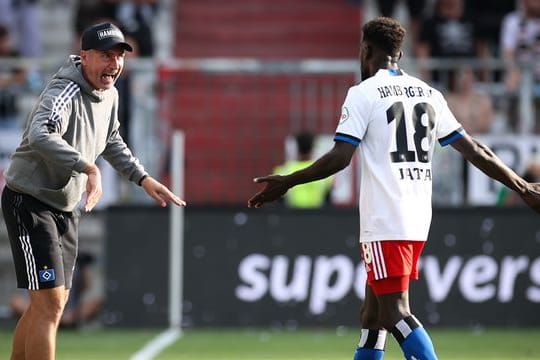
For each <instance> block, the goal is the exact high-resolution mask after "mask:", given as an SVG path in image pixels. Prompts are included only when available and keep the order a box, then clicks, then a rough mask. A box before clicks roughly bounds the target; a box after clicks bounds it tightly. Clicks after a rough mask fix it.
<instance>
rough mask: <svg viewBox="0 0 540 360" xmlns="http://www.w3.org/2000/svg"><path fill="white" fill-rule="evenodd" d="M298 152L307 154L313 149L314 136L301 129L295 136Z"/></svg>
mask: <svg viewBox="0 0 540 360" xmlns="http://www.w3.org/2000/svg"><path fill="white" fill-rule="evenodd" d="M295 139H296V145H297V146H298V152H299V153H300V154H302V155H308V154H309V153H310V152H311V150H313V141H314V140H315V139H314V136H313V134H312V133H310V132H307V131H302V132H300V133H298V134H296V136H295Z"/></svg>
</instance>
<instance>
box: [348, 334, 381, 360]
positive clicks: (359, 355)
mask: <svg viewBox="0 0 540 360" xmlns="http://www.w3.org/2000/svg"><path fill="white" fill-rule="evenodd" d="M385 344H386V330H369V329H362V332H361V335H360V341H359V342H358V347H357V348H356V351H355V352H354V358H353V360H381V359H382V358H383V357H384V346H385Z"/></svg>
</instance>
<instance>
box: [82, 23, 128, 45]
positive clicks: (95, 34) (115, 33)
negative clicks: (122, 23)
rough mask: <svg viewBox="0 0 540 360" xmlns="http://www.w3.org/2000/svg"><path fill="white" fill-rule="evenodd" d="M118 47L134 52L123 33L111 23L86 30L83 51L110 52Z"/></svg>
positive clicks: (83, 38)
mask: <svg viewBox="0 0 540 360" xmlns="http://www.w3.org/2000/svg"><path fill="white" fill-rule="evenodd" d="M117 45H120V46H121V47H122V48H123V49H124V50H127V51H130V52H131V51H133V48H132V47H131V45H129V44H128V43H127V42H126V40H125V39H124V34H122V31H121V30H120V29H119V28H118V27H117V26H115V25H114V24H111V23H101V24H96V25H92V26H90V27H88V28H86V29H85V30H84V32H83V34H82V37H81V49H82V50H91V49H93V50H109V49H111V48H113V47H115V46H117Z"/></svg>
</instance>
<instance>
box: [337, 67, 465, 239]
mask: <svg viewBox="0 0 540 360" xmlns="http://www.w3.org/2000/svg"><path fill="white" fill-rule="evenodd" d="M463 133H464V130H463V128H462V126H461V124H459V123H458V121H457V120H456V118H455V117H454V115H453V114H452V112H451V111H450V109H449V108H448V105H447V103H446V100H445V99H444V98H443V96H442V94H441V93H440V92H439V91H437V90H436V89H434V88H432V87H431V86H429V85H428V84H426V83H425V82H423V81H421V80H420V79H418V78H416V77H413V76H409V75H407V74H405V73H404V72H403V71H402V70H386V69H381V70H379V71H378V72H377V73H376V74H375V75H374V76H372V77H370V78H368V79H366V80H364V81H362V82H361V83H360V84H358V85H356V86H353V87H351V88H350V89H349V91H348V93H347V97H346V98H345V102H344V104H343V108H342V113H341V118H340V121H339V125H338V126H337V130H336V134H335V136H334V140H335V141H345V142H349V143H351V144H353V145H355V146H359V157H360V199H359V211H360V242H369V241H377V240H418V241H425V240H426V239H427V236H428V232H429V226H430V224H431V191H432V190H431V189H432V173H431V160H432V157H433V150H434V147H435V140H438V141H439V143H440V144H441V145H443V146H444V145H447V144H450V143H451V142H452V141H454V140H456V139H458V138H459V137H461V136H462V135H463Z"/></svg>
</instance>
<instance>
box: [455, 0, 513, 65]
mask: <svg viewBox="0 0 540 360" xmlns="http://www.w3.org/2000/svg"><path fill="white" fill-rule="evenodd" d="M465 7H466V13H467V14H469V16H470V17H471V18H472V19H474V20H475V23H476V27H477V33H476V34H477V36H478V38H480V39H482V40H484V41H486V43H487V45H488V48H489V50H490V54H491V56H496V57H498V56H500V39H501V25H502V22H503V18H504V16H505V15H506V14H508V13H509V12H511V11H513V10H515V8H516V0H497V1H491V2H489V6H486V0H466V1H465Z"/></svg>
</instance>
